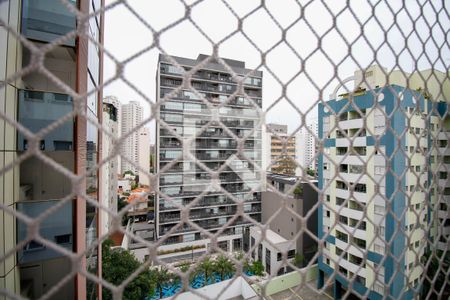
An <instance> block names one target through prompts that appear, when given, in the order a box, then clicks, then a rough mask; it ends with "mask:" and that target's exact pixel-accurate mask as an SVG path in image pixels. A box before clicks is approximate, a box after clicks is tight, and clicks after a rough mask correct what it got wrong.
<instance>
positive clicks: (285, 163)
mask: <svg viewBox="0 0 450 300" xmlns="http://www.w3.org/2000/svg"><path fill="white" fill-rule="evenodd" d="M296 168H297V165H296V164H295V161H294V160H293V159H292V158H291V157H290V156H286V155H283V156H282V157H280V158H279V159H277V160H276V162H275V165H274V166H273V167H272V171H273V172H274V173H277V174H285V175H295V169H296Z"/></svg>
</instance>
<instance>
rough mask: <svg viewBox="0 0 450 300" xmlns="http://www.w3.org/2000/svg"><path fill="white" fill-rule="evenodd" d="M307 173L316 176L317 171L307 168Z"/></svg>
mask: <svg viewBox="0 0 450 300" xmlns="http://www.w3.org/2000/svg"><path fill="white" fill-rule="evenodd" d="M306 174H308V175H309V176H313V177H314V176H316V171H314V170H313V169H308V170H306Z"/></svg>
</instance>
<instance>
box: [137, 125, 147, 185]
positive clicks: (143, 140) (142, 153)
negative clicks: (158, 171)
mask: <svg viewBox="0 0 450 300" xmlns="http://www.w3.org/2000/svg"><path fill="white" fill-rule="evenodd" d="M138 145H139V147H138V148H139V167H140V169H142V170H146V171H147V172H149V171H150V129H149V128H148V127H142V128H141V129H140V130H139V143H138ZM142 170H139V183H140V184H142V185H147V186H148V185H150V179H149V177H148V176H147V175H146V173H144V172H142Z"/></svg>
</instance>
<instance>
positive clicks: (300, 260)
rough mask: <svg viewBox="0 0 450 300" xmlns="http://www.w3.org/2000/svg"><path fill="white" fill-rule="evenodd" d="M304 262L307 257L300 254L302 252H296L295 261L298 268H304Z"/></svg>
mask: <svg viewBox="0 0 450 300" xmlns="http://www.w3.org/2000/svg"><path fill="white" fill-rule="evenodd" d="M304 262H305V257H304V256H303V255H302V254H300V253H297V254H295V257H294V261H293V263H294V265H295V266H296V267H297V268H302V267H303V266H304V265H303V264H304Z"/></svg>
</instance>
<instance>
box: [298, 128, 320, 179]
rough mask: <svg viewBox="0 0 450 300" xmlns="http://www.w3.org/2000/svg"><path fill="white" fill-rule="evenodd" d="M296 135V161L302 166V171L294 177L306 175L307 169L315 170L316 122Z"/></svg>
mask: <svg viewBox="0 0 450 300" xmlns="http://www.w3.org/2000/svg"><path fill="white" fill-rule="evenodd" d="M306 127H307V129H306V128H302V129H301V130H300V131H299V132H298V133H297V134H296V149H297V152H296V160H297V161H298V163H299V164H300V165H301V166H302V169H303V170H302V171H301V172H297V174H296V175H302V174H303V173H306V171H307V170H308V169H310V170H316V169H317V157H316V144H317V138H318V132H317V121H315V120H313V121H311V123H309V124H307V125H306Z"/></svg>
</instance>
